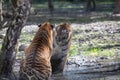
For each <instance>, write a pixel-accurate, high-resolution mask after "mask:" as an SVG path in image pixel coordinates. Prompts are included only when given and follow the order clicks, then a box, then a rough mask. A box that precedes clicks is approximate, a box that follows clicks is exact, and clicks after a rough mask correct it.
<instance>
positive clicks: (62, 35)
mask: <svg viewBox="0 0 120 80" xmlns="http://www.w3.org/2000/svg"><path fill="white" fill-rule="evenodd" d="M71 37H72V28H71V26H70V24H68V23H63V24H60V25H58V26H57V27H56V30H55V32H54V39H53V40H54V42H53V54H52V57H51V66H52V73H53V74H55V73H61V72H63V71H64V67H65V64H66V61H67V56H68V52H69V49H70V45H71Z"/></svg>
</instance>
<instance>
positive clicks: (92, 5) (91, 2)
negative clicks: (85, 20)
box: [86, 0, 96, 11]
mask: <svg viewBox="0 0 120 80" xmlns="http://www.w3.org/2000/svg"><path fill="white" fill-rule="evenodd" d="M86 6H87V7H86V8H87V9H86V10H87V11H95V10H96V2H95V0H87V5H86Z"/></svg>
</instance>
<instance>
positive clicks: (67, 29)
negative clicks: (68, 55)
mask: <svg viewBox="0 0 120 80" xmlns="http://www.w3.org/2000/svg"><path fill="white" fill-rule="evenodd" d="M71 35H72V28H71V26H70V24H68V23H63V24H60V25H58V26H57V27H56V35H55V40H56V41H57V44H61V42H62V43H63V42H64V41H65V42H66V41H68V40H69V39H70V37H71Z"/></svg>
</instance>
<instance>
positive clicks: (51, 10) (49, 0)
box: [48, 0, 54, 15]
mask: <svg viewBox="0 0 120 80" xmlns="http://www.w3.org/2000/svg"><path fill="white" fill-rule="evenodd" d="M48 8H49V11H50V14H51V15H53V11H54V5H53V0H48Z"/></svg>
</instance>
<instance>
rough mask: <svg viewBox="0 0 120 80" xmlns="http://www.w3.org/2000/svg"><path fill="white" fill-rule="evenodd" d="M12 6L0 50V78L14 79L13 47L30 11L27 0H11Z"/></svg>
mask: <svg viewBox="0 0 120 80" xmlns="http://www.w3.org/2000/svg"><path fill="white" fill-rule="evenodd" d="M11 2H12V5H13V7H14V9H13V11H14V12H13V13H14V15H13V16H12V19H11V24H10V25H9V27H8V30H7V32H6V36H5V38H4V40H3V44H2V48H1V52H0V80H3V78H6V79H8V80H16V79H15V78H14V76H13V70H12V69H13V64H14V59H15V55H16V54H15V47H16V44H17V39H18V38H19V36H20V34H21V30H22V28H23V26H24V24H25V22H26V19H27V17H28V15H29V11H30V2H29V0H11Z"/></svg>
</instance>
